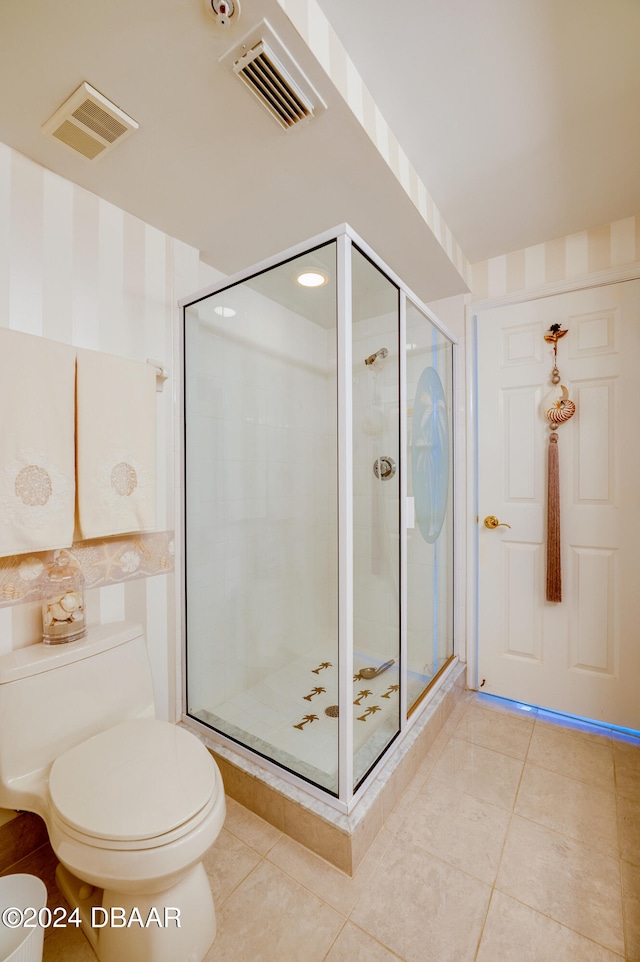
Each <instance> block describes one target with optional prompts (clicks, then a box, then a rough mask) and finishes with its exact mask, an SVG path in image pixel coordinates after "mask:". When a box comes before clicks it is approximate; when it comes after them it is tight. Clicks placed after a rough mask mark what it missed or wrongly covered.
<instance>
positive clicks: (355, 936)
mask: <svg viewBox="0 0 640 962" xmlns="http://www.w3.org/2000/svg"><path fill="white" fill-rule="evenodd" d="M397 960H398V956H397V955H395V954H394V953H393V952H389V950H388V949H385V947H384V946H383V945H380V943H379V942H376V941H375V940H374V939H372V938H371V936H369V935H367V933H366V932H363V931H362V929H359V928H358V927H357V926H355V925H352V924H351V923H350V922H347V924H346V925H345V927H344V928H343V930H342V932H341V933H340V935H339V936H338V938H337V939H336V941H335V942H334V944H333V946H332V948H331V951H330V952H329V955H328V956H327V957H326V959H325V962H397Z"/></svg>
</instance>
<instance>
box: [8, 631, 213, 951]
mask: <svg viewBox="0 0 640 962" xmlns="http://www.w3.org/2000/svg"><path fill="white" fill-rule="evenodd" d="M0 807H1V808H10V809H22V810H26V811H31V812H36V813H37V814H38V815H40V816H42V818H43V819H44V821H45V823H46V825H47V829H48V831H49V838H50V840H51V845H52V847H53V850H54V851H55V853H56V855H57V857H58V859H59V861H60V863H61V864H60V865H59V866H58V871H57V879H58V884H59V885H60V887H61V889H62V891H63V892H64V895H65V897H66V899H67V901H68V902H69V903H70V905H71V907H72V909H74V908H75V907H76V906H77V907H78V909H79V915H80V917H81V918H82V921H83V926H84V931H85V933H86V934H87V936H88V938H89V940H90V942H91V944H92V946H93V948H94V950H95V952H96V954H97V955H98V958H99V959H100V960H101V962H201V960H202V959H203V958H204V956H205V955H206V953H207V951H208V949H209V947H210V945H211V943H212V942H213V939H214V937H215V933H216V922H215V912H214V907H213V900H212V897H211V890H210V887H209V883H208V880H207V876H206V873H205V871H204V867H203V865H202V857H203V855H204V853H205V852H206V851H207V849H208V848H209V846H210V845H211V844H212V843H213V841H214V840H215V839H216V837H217V835H218V833H219V832H220V829H221V828H222V823H223V821H224V816H225V801H224V787H223V785H222V778H221V777H220V772H219V771H218V767H217V765H216V764H215V762H214V760H213V758H212V757H211V755H210V754H209V752H208V751H207V750H206V748H205V747H204V745H202V744H201V742H200V741H198V739H197V738H196V737H195V736H194V735H192V734H190V733H189V732H187V731H185V730H184V729H181V728H178V727H177V726H175V725H171V724H169V723H168V722H163V721H158V720H156V719H155V718H154V703H153V689H152V684H151V670H150V666H149V659H148V656H147V650H146V645H145V640H144V636H143V633H142V629H141V627H140V626H139V625H135V624H127V623H119V624H112V625H101V626H99V627H96V628H90V629H89V631H88V632H87V635H86V637H85V638H83V639H81V640H80V641H76V642H71V643H70V644H67V645H55V646H52V645H42V644H41V645H31V646H29V647H27V648H21V649H18V650H16V651H13V652H10V653H9V654H7V655H2V656H0ZM178 923H179V924H178Z"/></svg>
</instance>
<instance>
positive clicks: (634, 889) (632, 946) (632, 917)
mask: <svg viewBox="0 0 640 962" xmlns="http://www.w3.org/2000/svg"><path fill="white" fill-rule="evenodd" d="M622 900H623V907H624V931H625V936H626V941H627V960H628V962H640V867H638V866H637V865H629V863H628V862H622Z"/></svg>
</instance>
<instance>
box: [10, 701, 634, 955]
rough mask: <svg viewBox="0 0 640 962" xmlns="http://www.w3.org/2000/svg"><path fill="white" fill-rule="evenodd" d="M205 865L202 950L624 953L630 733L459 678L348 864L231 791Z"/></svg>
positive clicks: (59, 935) (51, 950)
mask: <svg viewBox="0 0 640 962" xmlns="http://www.w3.org/2000/svg"><path fill="white" fill-rule="evenodd" d="M19 864H20V869H21V870H24V871H34V872H35V873H36V874H42V875H43V877H44V879H45V881H46V882H47V884H48V885H49V891H50V893H51V900H52V901H51V903H50V904H53V903H54V902H55V901H56V899H58V898H59V895H58V894H57V893H56V891H55V885H54V883H53V882H52V865H53V863H52V859H51V854H50V852H49V851H48V847H47V846H45V848H44V849H40V850H39V851H38V853H35V854H34V855H33V856H31V864H30V867H29V866H25V864H24V862H23V863H19ZM205 866H206V869H207V873H208V874H209V877H210V879H211V887H212V890H213V893H214V898H215V901H216V905H217V911H218V936H217V939H216V941H215V943H214V945H213V947H212V949H211V951H210V952H209V954H208V956H207V960H206V962H321V960H325V962H398V960H405V962H616V960H617V962H619V960H625V959H626V960H627V962H639V960H640V742H639V741H638V740H637V739H632V738H627V737H624V736H620V737H618V736H615V735H614V736H612V735H611V734H610V733H607V732H606V731H603V730H601V729H596V728H591V729H589V728H578V727H575V728H574V727H565V726H563V725H560V724H558V722H557V719H554V718H553V716H550V715H547V714H544V713H541V712H540V713H536V712H529V713H525V712H523V711H521V710H518V709H516V708H514V707H512V706H509V705H508V704H507V703H501V702H499V701H497V700H495V699H490V698H486V697H483V696H481V695H477V694H471V693H469V694H467V695H466V696H465V697H464V700H463V701H462V702H461V703H459V704H458V706H457V707H456V709H455V711H454V713H453V715H452V716H451V717H450V719H449V721H448V722H447V724H446V727H445V729H444V730H443V731H442V733H441V734H440V736H439V737H438V739H437V741H436V742H435V743H434V745H433V746H432V748H431V750H430V752H429V755H428V757H427V758H426V760H425V761H424V763H423V764H422V765H421V767H420V768H419V770H418V772H417V774H416V775H415V777H414V779H413V782H412V783H411V784H410V786H409V788H408V790H407V792H406V793H405V795H404V797H403V799H402V801H401V802H400V803H399V805H398V806H397V808H396V809H395V811H394V812H393V813H392V815H391V816H390V818H389V820H388V821H387V824H386V826H385V828H384V829H383V830H382V831H381V833H380V834H379V836H378V837H377V839H376V841H375V842H374V844H373V846H372V848H371V849H370V851H369V854H368V855H367V857H366V858H365V860H364V861H363V863H362V864H361V866H360V868H359V870H358V872H357V874H356V876H355V877H354V878H348V877H347V876H345V875H343V874H342V873H341V872H339V871H338V870H337V869H336V868H334V867H333V866H331V865H329V864H328V863H326V862H324V861H323V860H322V859H320V858H318V857H317V856H316V855H313V854H311V853H310V852H308V851H307V850H306V849H304V848H303V847H302V846H301V845H299V844H297V843H296V842H294V841H292V840H291V839H290V838H288V837H287V836H285V835H283V834H282V833H280V832H279V831H277V830H276V829H274V828H273V827H272V826H270V825H269V824H267V823H266V822H263V821H262V820H261V819H259V818H258V817H257V816H255V815H253V814H252V813H251V812H249V811H247V810H246V809H244V808H243V807H242V806H240V805H238V804H237V803H236V802H234V801H232V800H229V805H228V815H227V820H226V823H225V827H224V829H223V831H222V833H221V835H220V836H219V838H218V840H217V842H216V844H215V845H214V846H213V848H212V849H211V851H210V852H209V854H208V855H207V858H206V860H205ZM12 870H13V871H15V870H16V867H15V866H14V867H13V869H12ZM52 886H53V888H52ZM44 959H45V962H57V960H64V962H94V956H93V953H92V952H91V950H90V949H89V947H88V945H87V943H86V942H85V941H84V939H83V937H82V935H81V934H79V933H77V932H75V931H74V930H59V931H58V932H53V931H49V932H48V933H47V937H46V939H45V953H44ZM176 962H179V960H176Z"/></svg>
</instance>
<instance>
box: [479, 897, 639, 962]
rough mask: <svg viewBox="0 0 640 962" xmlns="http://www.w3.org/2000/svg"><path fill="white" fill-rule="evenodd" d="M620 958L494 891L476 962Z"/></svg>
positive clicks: (603, 961)
mask: <svg viewBox="0 0 640 962" xmlns="http://www.w3.org/2000/svg"><path fill="white" fill-rule="evenodd" d="M622 958H623V957H622V956H620V955H614V953H613V952H609V951H608V949H605V948H603V946H601V945H597V944H596V943H595V942H592V941H591V940H590V939H586V938H584V936H582V935H578V933H577V932H572V931H571V929H568V928H566V927H565V926H564V925H560V923H559V922H554V921H553V920H552V919H550V918H547V916H546V915H541V914H540V913H539V912H535V911H534V910H533V909H530V908H528V906H526V905H522V904H521V903H520V902H516V901H515V899H511V898H509V896H508V895H504V894H503V893H501V892H494V893H493V896H492V898H491V905H490V906H489V914H488V916H487V922H486V925H485V927H484V932H483V934H482V941H481V942H480V950H479V952H478V956H477V960H476V962H620V960H621V959H622Z"/></svg>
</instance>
